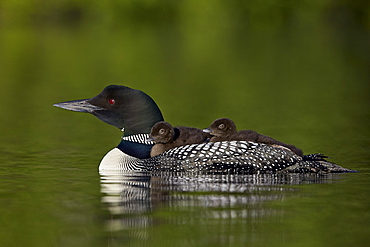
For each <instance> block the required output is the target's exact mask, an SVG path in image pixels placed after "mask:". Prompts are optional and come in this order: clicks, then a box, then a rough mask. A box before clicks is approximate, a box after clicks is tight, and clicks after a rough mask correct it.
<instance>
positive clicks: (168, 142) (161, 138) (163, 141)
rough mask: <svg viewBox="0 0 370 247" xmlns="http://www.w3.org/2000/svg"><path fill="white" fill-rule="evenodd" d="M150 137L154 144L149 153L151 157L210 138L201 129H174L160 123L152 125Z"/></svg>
mask: <svg viewBox="0 0 370 247" xmlns="http://www.w3.org/2000/svg"><path fill="white" fill-rule="evenodd" d="M150 137H151V139H152V140H153V141H154V142H155V143H156V144H155V145H154V146H153V147H152V150H151V152H150V156H151V157H153V156H156V155H159V154H161V153H163V152H164V151H167V150H169V149H171V148H174V147H179V146H183V145H190V144H198V143H203V142H206V141H207V139H208V138H210V137H211V136H210V134H208V133H205V132H203V130H201V129H197V128H192V127H184V126H179V127H175V128H174V127H172V125H171V124H169V123H167V122H164V121H161V122H158V123H156V124H155V125H153V127H152V129H151V132H150Z"/></svg>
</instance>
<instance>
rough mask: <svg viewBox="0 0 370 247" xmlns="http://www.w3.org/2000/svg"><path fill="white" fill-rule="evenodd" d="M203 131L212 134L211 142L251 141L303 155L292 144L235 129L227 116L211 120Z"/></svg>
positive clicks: (249, 131) (254, 132) (253, 132)
mask: <svg viewBox="0 0 370 247" xmlns="http://www.w3.org/2000/svg"><path fill="white" fill-rule="evenodd" d="M204 131H205V132H207V133H210V134H211V135H212V137H211V139H210V141H211V142H220V141H252V142H257V143H264V144H267V145H273V146H278V147H282V148H288V149H289V150H291V151H292V152H294V153H295V154H297V155H299V156H303V151H302V150H301V149H299V148H297V147H295V146H293V145H289V144H286V143H283V142H281V141H278V140H275V139H274V138H272V137H269V136H266V135H262V134H259V133H257V132H256V131H253V130H241V131H236V126H235V123H234V122H233V121H232V120H231V119H229V118H219V119H216V120H215V121H213V122H212V124H211V125H210V126H209V128H207V129H204Z"/></svg>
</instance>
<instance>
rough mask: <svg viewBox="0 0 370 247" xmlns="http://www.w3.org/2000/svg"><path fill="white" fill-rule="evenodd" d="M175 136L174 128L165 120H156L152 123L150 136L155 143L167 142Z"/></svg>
mask: <svg viewBox="0 0 370 247" xmlns="http://www.w3.org/2000/svg"><path fill="white" fill-rule="evenodd" d="M174 136H175V129H174V128H173V127H172V125H171V124H169V123H167V122H163V121H161V122H158V123H156V124H155V125H153V127H152V130H151V131H150V137H151V139H152V140H153V141H155V142H156V143H164V144H165V143H169V142H170V141H172V140H173V138H174Z"/></svg>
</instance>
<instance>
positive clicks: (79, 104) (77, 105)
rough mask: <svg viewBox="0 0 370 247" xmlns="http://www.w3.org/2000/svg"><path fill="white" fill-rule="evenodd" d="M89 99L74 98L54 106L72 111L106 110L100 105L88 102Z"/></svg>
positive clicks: (91, 111) (90, 111)
mask: <svg viewBox="0 0 370 247" xmlns="http://www.w3.org/2000/svg"><path fill="white" fill-rule="evenodd" d="M88 100H89V99H82V100H72V101H66V102H61V103H57V104H54V105H53V106H56V107H59V108H63V109H66V110H70V111H77V112H86V113H93V112H94V111H98V110H104V108H101V107H99V106H95V105H92V104H90V103H89V102H88Z"/></svg>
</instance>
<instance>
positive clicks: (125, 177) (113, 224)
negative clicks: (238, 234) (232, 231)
mask: <svg viewBox="0 0 370 247" xmlns="http://www.w3.org/2000/svg"><path fill="white" fill-rule="evenodd" d="M341 175H343V174H332V173H330V174H325V175H322V174H321V175H319V174H254V175H204V174H200V175H199V176H194V174H193V173H192V174H190V176H189V174H186V173H178V174H176V175H174V174H173V173H168V172H158V173H156V174H153V173H149V172H120V173H118V172H112V171H100V176H101V192H102V193H103V196H102V202H103V205H104V206H105V207H106V208H107V209H108V211H109V215H110V216H109V217H108V218H107V224H106V226H107V231H108V232H121V233H124V235H125V236H130V238H132V239H146V238H147V236H148V232H147V231H148V229H150V228H151V227H152V226H153V225H155V224H160V223H159V222H166V223H165V224H173V225H183V224H197V223H199V224H201V221H203V220H207V219H208V220H210V219H217V220H218V221H220V222H218V223H217V224H221V225H222V224H230V222H231V220H235V219H236V218H238V220H242V219H244V220H248V222H249V221H253V219H255V220H258V219H260V218H263V217H274V218H277V219H280V218H281V217H282V212H280V211H278V210H276V209H274V208H272V207H269V206H264V203H266V202H271V201H277V202H281V201H283V200H284V199H286V197H288V196H291V195H292V193H293V195H294V193H295V192H296V193H298V189H297V188H295V189H292V187H291V186H290V185H301V184H314V183H315V184H316V183H332V182H333V178H335V179H337V178H340V176H341ZM287 192H290V193H287ZM158 212H172V213H171V214H169V216H168V217H166V214H158Z"/></svg>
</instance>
